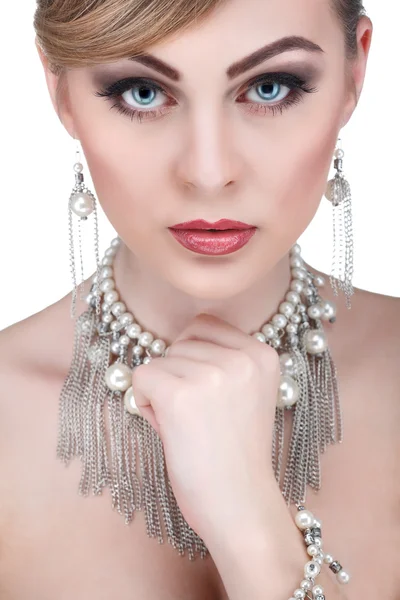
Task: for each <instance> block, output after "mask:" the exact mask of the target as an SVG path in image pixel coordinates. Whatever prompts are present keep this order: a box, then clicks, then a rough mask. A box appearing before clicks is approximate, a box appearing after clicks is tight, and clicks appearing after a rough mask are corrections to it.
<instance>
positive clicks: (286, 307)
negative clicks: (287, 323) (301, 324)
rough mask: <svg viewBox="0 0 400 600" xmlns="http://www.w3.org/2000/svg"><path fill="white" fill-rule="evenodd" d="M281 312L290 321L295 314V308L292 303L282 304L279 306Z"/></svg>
mask: <svg viewBox="0 0 400 600" xmlns="http://www.w3.org/2000/svg"><path fill="white" fill-rule="evenodd" d="M279 312H280V313H281V314H282V315H285V317H286V318H287V319H288V318H289V317H291V316H292V315H293V314H294V306H293V304H291V303H290V302H282V304H280V306H279Z"/></svg>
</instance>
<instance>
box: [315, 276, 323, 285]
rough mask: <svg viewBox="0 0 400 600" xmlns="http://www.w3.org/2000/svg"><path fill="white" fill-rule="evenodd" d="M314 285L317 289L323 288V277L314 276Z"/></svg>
mask: <svg viewBox="0 0 400 600" xmlns="http://www.w3.org/2000/svg"><path fill="white" fill-rule="evenodd" d="M314 283H315V285H316V286H317V287H324V285H325V279H324V277H322V275H316V276H315V277H314Z"/></svg>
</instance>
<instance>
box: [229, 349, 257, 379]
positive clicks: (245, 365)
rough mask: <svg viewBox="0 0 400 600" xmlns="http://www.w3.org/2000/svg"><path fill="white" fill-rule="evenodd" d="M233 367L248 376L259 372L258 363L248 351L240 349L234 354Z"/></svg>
mask: <svg viewBox="0 0 400 600" xmlns="http://www.w3.org/2000/svg"><path fill="white" fill-rule="evenodd" d="M231 368H233V369H235V371H236V370H237V371H240V372H241V373H242V374H243V375H244V376H245V377H246V378H251V377H254V375H255V374H256V372H257V364H256V362H255V361H254V360H253V358H252V357H251V356H250V355H249V354H247V353H246V352H242V351H238V352H236V354H234V355H233V359H232V362H231Z"/></svg>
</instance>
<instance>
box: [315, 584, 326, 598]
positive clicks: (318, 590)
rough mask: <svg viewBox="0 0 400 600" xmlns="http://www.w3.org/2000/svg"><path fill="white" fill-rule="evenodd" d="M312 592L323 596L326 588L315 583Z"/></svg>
mask: <svg viewBox="0 0 400 600" xmlns="http://www.w3.org/2000/svg"><path fill="white" fill-rule="evenodd" d="M312 593H313V594H314V596H322V595H323V593H324V588H323V587H322V585H314V587H313V589H312Z"/></svg>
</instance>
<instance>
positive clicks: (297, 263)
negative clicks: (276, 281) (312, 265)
mask: <svg viewBox="0 0 400 600" xmlns="http://www.w3.org/2000/svg"><path fill="white" fill-rule="evenodd" d="M290 266H291V267H292V268H293V269H296V268H301V267H303V266H304V260H303V259H302V258H300V256H293V257H292V258H291V259H290Z"/></svg>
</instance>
